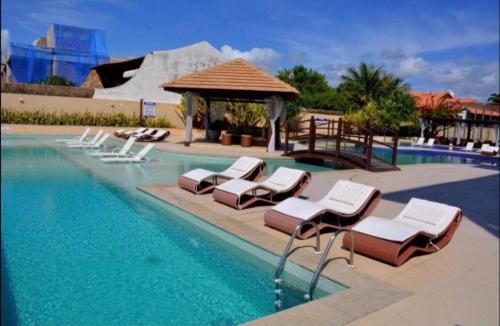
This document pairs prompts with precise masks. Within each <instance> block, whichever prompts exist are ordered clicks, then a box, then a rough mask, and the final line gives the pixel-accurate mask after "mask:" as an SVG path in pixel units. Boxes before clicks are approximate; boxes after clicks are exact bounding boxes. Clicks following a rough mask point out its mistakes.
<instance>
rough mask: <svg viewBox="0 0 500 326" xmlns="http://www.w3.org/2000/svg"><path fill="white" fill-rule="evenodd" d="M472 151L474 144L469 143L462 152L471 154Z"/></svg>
mask: <svg viewBox="0 0 500 326" xmlns="http://www.w3.org/2000/svg"><path fill="white" fill-rule="evenodd" d="M473 150H474V142H473V141H470V142H468V143H467V145H466V146H465V148H464V151H466V152H472V151H473Z"/></svg>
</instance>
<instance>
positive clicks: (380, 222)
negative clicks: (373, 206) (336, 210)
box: [352, 216, 420, 242]
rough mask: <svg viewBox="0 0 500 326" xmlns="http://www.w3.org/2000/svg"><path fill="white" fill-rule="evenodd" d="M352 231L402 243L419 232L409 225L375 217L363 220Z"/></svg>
mask: <svg viewBox="0 0 500 326" xmlns="http://www.w3.org/2000/svg"><path fill="white" fill-rule="evenodd" d="M352 230H353V231H357V232H360V233H364V234H369V235H372V236H374V237H377V238H381V239H385V240H389V241H397V242H403V241H405V240H407V239H409V238H411V237H413V236H414V235H415V234H417V233H418V232H419V231H420V230H419V229H418V228H416V227H413V226H411V225H407V224H405V223H399V222H397V221H394V220H387V219H385V218H380V217H375V216H370V217H367V218H365V219H363V220H362V221H361V222H359V223H358V224H356V225H355V226H354V227H353V228H352Z"/></svg>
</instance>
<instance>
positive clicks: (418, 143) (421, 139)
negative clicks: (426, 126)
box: [413, 137, 425, 146]
mask: <svg viewBox="0 0 500 326" xmlns="http://www.w3.org/2000/svg"><path fill="white" fill-rule="evenodd" d="M424 142H425V138H423V137H420V138H419V139H418V140H417V142H416V143H415V144H414V145H413V146H422V145H423V144H424Z"/></svg>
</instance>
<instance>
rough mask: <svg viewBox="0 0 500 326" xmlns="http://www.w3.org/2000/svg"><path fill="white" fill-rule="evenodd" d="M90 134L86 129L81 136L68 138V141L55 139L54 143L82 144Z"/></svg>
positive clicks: (88, 129)
mask: <svg viewBox="0 0 500 326" xmlns="http://www.w3.org/2000/svg"><path fill="white" fill-rule="evenodd" d="M89 133H90V128H86V129H85V131H84V132H83V134H82V135H81V136H79V137H78V136H77V137H73V138H68V139H56V142H58V143H68V142H83V141H85V138H86V137H87V136H88V134H89Z"/></svg>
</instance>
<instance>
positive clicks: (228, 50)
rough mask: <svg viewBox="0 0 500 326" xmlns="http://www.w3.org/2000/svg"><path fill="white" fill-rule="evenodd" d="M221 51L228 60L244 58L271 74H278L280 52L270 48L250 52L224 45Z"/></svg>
mask: <svg viewBox="0 0 500 326" xmlns="http://www.w3.org/2000/svg"><path fill="white" fill-rule="evenodd" d="M221 51H222V55H223V56H224V58H225V59H227V60H231V59H236V58H242V59H245V60H247V61H249V62H252V63H253V64H255V65H257V66H259V67H261V68H264V69H266V70H267V71H269V72H270V73H275V72H276V69H277V63H278V59H279V57H280V56H279V54H278V52H276V51H274V50H273V49H269V48H253V49H251V50H250V51H241V50H238V49H234V48H232V47H231V46H229V45H224V46H223V47H222V48H221Z"/></svg>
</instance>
